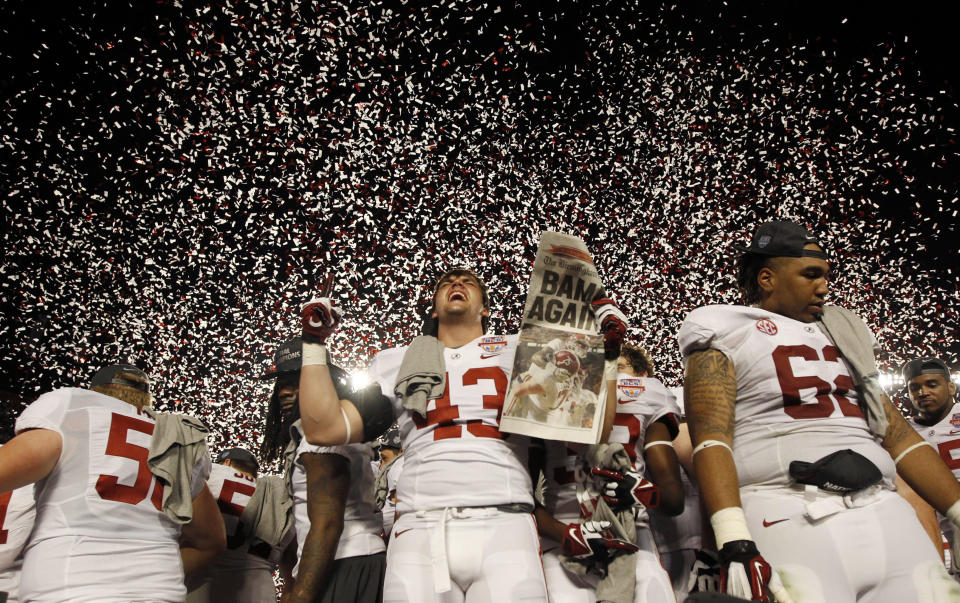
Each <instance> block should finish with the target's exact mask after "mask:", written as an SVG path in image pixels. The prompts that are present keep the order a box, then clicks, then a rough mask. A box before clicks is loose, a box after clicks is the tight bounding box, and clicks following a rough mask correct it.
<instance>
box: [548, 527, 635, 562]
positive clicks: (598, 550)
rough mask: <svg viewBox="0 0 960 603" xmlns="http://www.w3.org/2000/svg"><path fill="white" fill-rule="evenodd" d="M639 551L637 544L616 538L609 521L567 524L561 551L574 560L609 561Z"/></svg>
mask: <svg viewBox="0 0 960 603" xmlns="http://www.w3.org/2000/svg"><path fill="white" fill-rule="evenodd" d="M638 549H639V547H637V546H636V545H635V544H630V543H629V542H627V541H626V540H621V539H620V538H615V537H614V536H613V533H612V532H610V522H609V521H585V522H583V523H570V524H567V531H566V532H565V533H564V535H563V542H562V543H561V546H560V551H561V552H562V553H563V554H564V555H568V556H570V557H573V558H574V559H587V558H589V557H596V558H598V559H601V560H606V559H609V558H610V557H613V556H615V555H617V554H619V553H621V552H626V553H634V552H636V551H637V550H638Z"/></svg>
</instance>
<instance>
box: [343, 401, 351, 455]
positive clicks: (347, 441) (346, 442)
mask: <svg viewBox="0 0 960 603" xmlns="http://www.w3.org/2000/svg"><path fill="white" fill-rule="evenodd" d="M340 414H341V415H343V425H344V426H345V427H346V428H347V439H345V440H344V441H343V445H344V446H346V445H347V444H349V443H350V438H351V437H352V436H353V433H352V430H351V429H350V419H348V418H347V411H346V409H344V408H343V407H342V406H341V407H340Z"/></svg>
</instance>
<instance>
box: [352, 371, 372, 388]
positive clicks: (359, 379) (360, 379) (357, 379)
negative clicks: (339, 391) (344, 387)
mask: <svg viewBox="0 0 960 603" xmlns="http://www.w3.org/2000/svg"><path fill="white" fill-rule="evenodd" d="M368 385H370V375H369V374H367V371H357V372H355V373H350V387H352V388H353V389H355V390H357V389H363V388H364V387H366V386H368Z"/></svg>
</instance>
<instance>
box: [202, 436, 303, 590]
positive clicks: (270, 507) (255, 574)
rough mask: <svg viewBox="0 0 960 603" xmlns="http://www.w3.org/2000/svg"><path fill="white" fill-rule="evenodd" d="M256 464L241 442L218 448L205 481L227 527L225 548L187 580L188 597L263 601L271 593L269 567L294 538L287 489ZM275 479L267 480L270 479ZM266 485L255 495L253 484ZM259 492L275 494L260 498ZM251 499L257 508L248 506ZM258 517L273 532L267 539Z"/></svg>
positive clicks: (256, 486)
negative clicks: (285, 500) (220, 449)
mask: <svg viewBox="0 0 960 603" xmlns="http://www.w3.org/2000/svg"><path fill="white" fill-rule="evenodd" d="M259 471H260V464H259V463H258V462H257V458H256V457H255V456H253V453H252V452H250V451H249V450H246V449H244V448H228V449H227V450H223V451H221V452H220V453H219V454H217V458H216V462H215V463H214V464H213V467H212V469H211V471H210V479H208V480H207V487H209V488H210V493H211V494H212V495H213V497H214V498H215V499H216V500H217V506H218V507H219V508H220V514H221V515H222V517H223V523H224V526H225V527H226V531H227V550H226V551H224V553H223V554H222V555H220V556H218V557H217V558H216V559H214V561H213V563H211V564H210V565H209V566H207V568H206V569H204V570H203V571H202V572H199V573H198V574H197V575H196V576H194V577H192V578H191V579H188V580H187V590H188V593H187V603H207V602H211V603H214V602H215V603H262V602H263V601H272V600H273V599H274V598H275V597H276V585H274V583H273V572H274V570H276V569H277V565H278V562H279V559H280V555H281V552H282V551H283V549H284V548H285V547H286V546H287V545H288V544H289V543H290V542H291V541H292V540H293V538H294V533H293V529H292V528H293V521H292V516H288V515H289V514H290V513H291V508H290V504H289V503H287V504H284V502H283V500H282V499H283V498H286V497H287V489H286V487H285V486H284V484H283V480H282V479H281V478H279V477H277V476H264V477H262V478H260V479H258V478H257V474H258V473H259ZM273 480H277V482H278V483H277V484H273V487H270V486H271V482H272V481H273ZM260 488H266V490H265V491H264V492H261V493H260V495H259V496H258V497H254V493H255V492H256V491H257V489H260ZM264 496H271V497H274V498H275V499H276V500H272V501H264V500H263V497H264ZM251 505H259V508H252V509H248V507H250V506H251ZM261 522H270V523H275V524H276V526H277V527H275V528H274V527H272V526H271V527H268V528H267V530H271V529H272V530H274V531H275V532H276V533H275V534H272V536H270V537H268V539H269V540H274V539H275V540H276V542H275V543H274V542H267V541H265V540H263V539H261V538H259V537H258V535H260V534H262V533H263V531H264V526H261V525H259V524H260V523H261Z"/></svg>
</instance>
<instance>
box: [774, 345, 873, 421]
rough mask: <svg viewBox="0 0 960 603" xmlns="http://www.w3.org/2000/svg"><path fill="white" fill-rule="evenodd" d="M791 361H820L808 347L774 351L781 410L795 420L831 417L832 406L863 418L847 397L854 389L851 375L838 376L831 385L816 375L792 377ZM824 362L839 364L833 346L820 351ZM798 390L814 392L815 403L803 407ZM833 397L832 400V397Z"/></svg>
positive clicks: (782, 347)
mask: <svg viewBox="0 0 960 603" xmlns="http://www.w3.org/2000/svg"><path fill="white" fill-rule="evenodd" d="M791 358H801V359H803V360H807V361H819V360H821V357H820V355H819V354H818V353H817V351H816V350H814V349H813V348H811V347H810V346H807V345H781V346H777V348H776V349H775V350H774V351H773V364H774V366H775V367H776V368H777V379H778V380H779V381H780V389H781V391H782V392H783V410H784V412H786V413H787V414H788V415H790V416H791V417H793V418H794V419H820V418H824V417H829V416H830V415H832V414H833V409H834V404H833V402H834V401H836V403H837V407H838V408H839V409H840V412H842V413H843V414H844V415H846V416H848V417H862V416H863V412H862V411H861V410H860V407H859V406H857V405H856V404H854V403H853V402H851V401H850V399H849V398H847V397H846V395H845V394H846V393H848V392H849V391H850V390H852V389H853V380H852V379H851V378H850V375H847V374H844V373H841V374H839V375H837V377H836V378H835V379H834V381H833V385H831V384H830V383H827V382H826V381H824V380H823V379H820V378H819V377H817V376H816V375H807V376H798V375H794V373H793V368H792V367H791V365H790V359H791ZM822 359H823V360H824V361H827V362H840V355H839V354H838V353H837V348H835V347H833V346H832V345H828V346H825V347H824V348H823V358H822ZM801 389H816V390H817V393H816V400H817V403H816V404H804V403H803V400H802V399H801V397H800V390H801ZM831 396H832V397H831Z"/></svg>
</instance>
